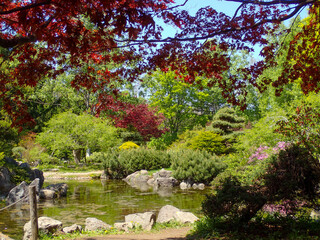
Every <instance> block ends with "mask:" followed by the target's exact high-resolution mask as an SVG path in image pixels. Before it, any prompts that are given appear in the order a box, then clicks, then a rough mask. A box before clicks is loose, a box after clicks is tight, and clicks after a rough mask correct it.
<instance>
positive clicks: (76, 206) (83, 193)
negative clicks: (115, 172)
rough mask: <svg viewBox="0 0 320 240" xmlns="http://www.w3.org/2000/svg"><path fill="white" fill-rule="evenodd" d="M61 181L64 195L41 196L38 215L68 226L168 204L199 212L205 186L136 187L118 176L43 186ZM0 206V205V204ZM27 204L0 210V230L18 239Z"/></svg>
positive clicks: (119, 217) (110, 219)
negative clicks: (192, 187) (65, 195)
mask: <svg viewBox="0 0 320 240" xmlns="http://www.w3.org/2000/svg"><path fill="white" fill-rule="evenodd" d="M57 182H65V183H67V184H68V186H69V190H68V196H67V197H66V198H62V199H55V200H45V201H40V202H39V203H38V216H39V217H41V216H47V217H52V218H54V219H56V220H59V221H61V222H62V223H63V226H64V227H66V226H70V225H72V224H74V223H76V224H79V225H81V226H83V227H84V225H85V219H86V218H88V217H95V218H98V219H100V220H102V221H104V222H106V223H108V224H110V225H112V224H114V223H115V222H123V221H124V216H125V215H128V214H131V213H139V212H146V211H156V212H157V211H158V210H159V209H160V208H161V207H163V206H165V205H167V204H170V205H173V206H175V207H177V208H180V209H181V210H183V211H190V212H193V213H194V214H196V215H198V216H199V215H200V210H201V202H202V200H203V199H204V196H205V194H206V193H208V190H180V189H179V188H173V189H171V190H168V189H166V190H161V189H160V190H158V191H156V190H154V189H137V188H133V187H131V186H129V185H128V184H127V183H125V182H124V181H121V180H118V181H116V180H112V181H111V180H108V181H100V180H94V181H93V180H91V181H90V180H87V181H79V180H67V181H66V180H63V181H54V182H53V181H52V180H51V181H47V180H46V182H45V186H46V185H49V184H52V183H57ZM0 207H3V206H0ZM29 216H30V215H29V208H28V205H23V206H19V207H18V206H16V207H15V206H14V207H11V208H9V209H8V210H4V211H2V212H0V232H2V233H4V234H6V235H8V236H10V237H12V238H14V239H22V236H23V226H24V224H25V223H26V222H27V221H29Z"/></svg>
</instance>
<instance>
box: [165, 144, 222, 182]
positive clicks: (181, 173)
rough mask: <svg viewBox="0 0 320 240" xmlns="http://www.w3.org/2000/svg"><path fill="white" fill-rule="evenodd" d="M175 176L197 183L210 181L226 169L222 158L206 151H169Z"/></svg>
mask: <svg viewBox="0 0 320 240" xmlns="http://www.w3.org/2000/svg"><path fill="white" fill-rule="evenodd" d="M169 154H170V157H171V161H172V169H173V170H174V177H175V178H176V179H178V180H188V181H190V182H196V183H200V182H201V183H206V184H208V183H210V182H211V181H212V180H213V179H214V178H215V177H216V176H217V175H218V173H219V172H221V171H222V170H223V169H224V167H225V166H224V164H223V163H222V161H221V158H219V157H217V156H215V155H211V154H210V153H208V152H206V151H199V150H196V151H195V150H188V149H183V150H180V151H170V152H169Z"/></svg>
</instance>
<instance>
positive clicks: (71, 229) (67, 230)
mask: <svg viewBox="0 0 320 240" xmlns="http://www.w3.org/2000/svg"><path fill="white" fill-rule="evenodd" d="M62 231H63V232H64V233H74V232H81V231H82V227H81V226H80V225H77V224H73V225H71V226H70V227H64V228H63V229H62Z"/></svg>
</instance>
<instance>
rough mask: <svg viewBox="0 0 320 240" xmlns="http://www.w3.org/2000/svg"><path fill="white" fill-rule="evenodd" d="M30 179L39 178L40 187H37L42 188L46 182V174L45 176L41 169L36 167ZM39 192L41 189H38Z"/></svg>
mask: <svg viewBox="0 0 320 240" xmlns="http://www.w3.org/2000/svg"><path fill="white" fill-rule="evenodd" d="M29 174H30V180H31V181H32V180H35V179H37V178H38V179H39V183H38V185H39V186H38V187H37V189H41V188H42V186H43V182H44V176H43V172H42V171H41V170H39V169H34V170H32V171H31V172H30V173H29ZM38 192H39V191H38Z"/></svg>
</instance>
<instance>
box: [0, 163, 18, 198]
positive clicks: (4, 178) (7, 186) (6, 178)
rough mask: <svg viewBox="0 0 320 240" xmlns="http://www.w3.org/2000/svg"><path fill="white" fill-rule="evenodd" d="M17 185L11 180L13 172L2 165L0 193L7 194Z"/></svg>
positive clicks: (0, 168)
mask: <svg viewBox="0 0 320 240" xmlns="http://www.w3.org/2000/svg"><path fill="white" fill-rule="evenodd" d="M15 186H16V185H15V184H14V183H13V182H11V173H10V171H9V169H8V168H6V167H0V193H1V194H4V195H7V194H8V193H9V192H10V190H11V189H12V188H14V187H15Z"/></svg>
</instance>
